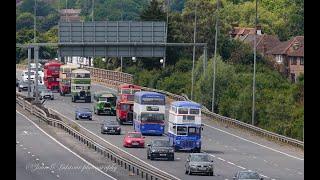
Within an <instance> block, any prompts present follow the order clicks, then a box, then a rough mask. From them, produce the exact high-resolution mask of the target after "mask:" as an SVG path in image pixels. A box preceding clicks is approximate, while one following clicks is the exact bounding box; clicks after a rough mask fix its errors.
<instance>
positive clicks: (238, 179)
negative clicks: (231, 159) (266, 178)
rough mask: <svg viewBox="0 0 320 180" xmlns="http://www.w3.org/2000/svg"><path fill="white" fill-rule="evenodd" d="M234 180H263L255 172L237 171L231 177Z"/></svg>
mask: <svg viewBox="0 0 320 180" xmlns="http://www.w3.org/2000/svg"><path fill="white" fill-rule="evenodd" d="M233 179H234V180H247V179H250V180H263V178H262V177H260V175H259V174H258V173H257V172H254V171H238V172H237V173H236V174H235V176H234V177H233Z"/></svg>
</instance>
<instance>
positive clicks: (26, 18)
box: [16, 12, 34, 31]
mask: <svg viewBox="0 0 320 180" xmlns="http://www.w3.org/2000/svg"><path fill="white" fill-rule="evenodd" d="M33 19H34V16H33V14H31V13H28V12H25V13H21V14H20V15H19V16H18V17H17V20H16V30H17V31H19V30H21V29H31V28H33V23H34V22H33Z"/></svg>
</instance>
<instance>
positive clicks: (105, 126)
mask: <svg viewBox="0 0 320 180" xmlns="http://www.w3.org/2000/svg"><path fill="white" fill-rule="evenodd" d="M101 133H102V134H118V135H120V134H121V127H120V124H119V123H118V121H105V122H104V123H102V124H101Z"/></svg>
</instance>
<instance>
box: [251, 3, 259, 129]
mask: <svg viewBox="0 0 320 180" xmlns="http://www.w3.org/2000/svg"><path fill="white" fill-rule="evenodd" d="M257 24H258V0H256V18H255V28H254V29H255V30H254V40H253V42H254V43H253V54H254V55H253V83H252V125H253V126H254V115H255V91H256V56H257V52H256V51H257Z"/></svg>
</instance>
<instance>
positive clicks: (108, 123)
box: [105, 121, 119, 126]
mask: <svg viewBox="0 0 320 180" xmlns="http://www.w3.org/2000/svg"><path fill="white" fill-rule="evenodd" d="M105 124H106V125H112V126H115V125H119V123H118V122H117V121H109V122H106V123H105Z"/></svg>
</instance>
